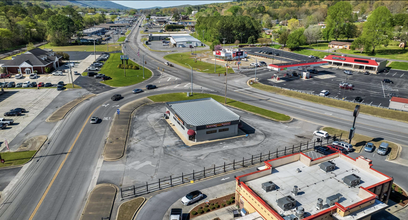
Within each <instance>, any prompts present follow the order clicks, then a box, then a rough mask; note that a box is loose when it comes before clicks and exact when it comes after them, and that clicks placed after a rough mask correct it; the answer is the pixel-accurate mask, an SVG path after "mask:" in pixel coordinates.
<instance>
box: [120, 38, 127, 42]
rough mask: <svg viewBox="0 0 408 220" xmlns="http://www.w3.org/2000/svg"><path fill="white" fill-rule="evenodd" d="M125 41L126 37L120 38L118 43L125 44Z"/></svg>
mask: <svg viewBox="0 0 408 220" xmlns="http://www.w3.org/2000/svg"><path fill="white" fill-rule="evenodd" d="M125 39H126V37H120V38H119V39H118V42H123V41H125Z"/></svg>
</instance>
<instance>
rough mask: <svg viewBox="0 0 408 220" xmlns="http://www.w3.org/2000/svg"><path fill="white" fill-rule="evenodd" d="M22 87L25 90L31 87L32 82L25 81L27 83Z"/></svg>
mask: <svg viewBox="0 0 408 220" xmlns="http://www.w3.org/2000/svg"><path fill="white" fill-rule="evenodd" d="M22 87H23V88H27V87H31V83H30V81H25V82H24V83H23V86H22Z"/></svg>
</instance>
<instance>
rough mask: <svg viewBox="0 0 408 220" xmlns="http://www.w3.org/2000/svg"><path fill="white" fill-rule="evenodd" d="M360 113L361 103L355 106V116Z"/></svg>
mask: <svg viewBox="0 0 408 220" xmlns="http://www.w3.org/2000/svg"><path fill="white" fill-rule="evenodd" d="M358 113H360V105H356V107H355V108H354V112H353V116H354V117H357V116H358Z"/></svg>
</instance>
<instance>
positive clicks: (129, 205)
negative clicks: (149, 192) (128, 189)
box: [117, 197, 145, 220]
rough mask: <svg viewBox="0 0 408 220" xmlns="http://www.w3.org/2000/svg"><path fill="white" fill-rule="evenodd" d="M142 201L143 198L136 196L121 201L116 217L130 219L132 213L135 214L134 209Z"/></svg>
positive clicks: (135, 209) (122, 219) (123, 219)
mask: <svg viewBox="0 0 408 220" xmlns="http://www.w3.org/2000/svg"><path fill="white" fill-rule="evenodd" d="M144 201H145V198H143V197H137V198H135V199H132V200H130V201H127V202H125V203H123V204H122V205H121V206H120V207H119V213H118V218H117V219H120V220H132V219H133V215H134V214H135V212H136V211H138V210H139V208H140V206H142V204H143V202H144Z"/></svg>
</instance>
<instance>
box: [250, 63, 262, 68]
mask: <svg viewBox="0 0 408 220" xmlns="http://www.w3.org/2000/svg"><path fill="white" fill-rule="evenodd" d="M249 65H250V66H256V67H259V66H260V65H259V63H251V64H249Z"/></svg>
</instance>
